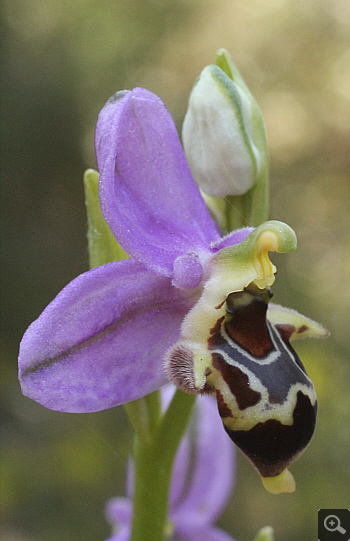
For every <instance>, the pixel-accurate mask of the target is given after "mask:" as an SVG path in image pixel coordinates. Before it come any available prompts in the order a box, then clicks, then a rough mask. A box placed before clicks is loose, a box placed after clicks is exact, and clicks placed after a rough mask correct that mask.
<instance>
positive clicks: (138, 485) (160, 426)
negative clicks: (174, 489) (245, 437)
mask: <svg viewBox="0 0 350 541" xmlns="http://www.w3.org/2000/svg"><path fill="white" fill-rule="evenodd" d="M195 398H196V397H195V396H193V395H187V394H185V393H183V392H182V391H176V393H175V395H174V398H173V400H172V402H171V404H170V406H169V408H168V410H167V411H166V413H165V415H164V416H163V417H162V419H161V421H160V422H158V423H156V422H155V420H154V421H153V424H152V423H150V425H149V426H153V427H154V426H156V425H157V428H156V429H155V430H154V431H153V433H149V437H147V438H143V437H140V435H139V434H138V433H136V434H135V439H134V447H133V458H134V468H135V488H134V498H133V523H132V536H131V541H163V540H164V531H165V526H166V520H167V512H168V494H169V487H170V481H171V471H172V466H173V462H174V458H175V455H176V451H177V449H178V446H179V444H180V441H181V439H182V436H183V434H184V432H185V429H186V426H187V423H188V421H189V418H190V416H191V413H192V408H193V405H194V402H195ZM148 411H149V415H150V416H151V415H152V411H153V406H152V408H150V409H149V410H148Z"/></svg>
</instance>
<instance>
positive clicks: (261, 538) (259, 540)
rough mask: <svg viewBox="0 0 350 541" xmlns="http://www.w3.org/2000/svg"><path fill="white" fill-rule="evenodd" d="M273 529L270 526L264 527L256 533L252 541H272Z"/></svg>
mask: <svg viewBox="0 0 350 541" xmlns="http://www.w3.org/2000/svg"><path fill="white" fill-rule="evenodd" d="M274 540H275V536H274V535H273V528H272V527H271V526H264V527H263V528H261V530H259V531H258V533H257V534H256V536H255V537H254V541H274Z"/></svg>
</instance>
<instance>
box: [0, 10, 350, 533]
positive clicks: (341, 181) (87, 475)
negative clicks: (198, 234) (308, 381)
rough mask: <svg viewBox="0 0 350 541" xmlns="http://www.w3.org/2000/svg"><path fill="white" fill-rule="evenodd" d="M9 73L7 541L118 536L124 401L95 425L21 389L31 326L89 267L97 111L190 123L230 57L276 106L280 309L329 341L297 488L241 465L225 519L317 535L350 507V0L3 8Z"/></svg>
mask: <svg viewBox="0 0 350 541" xmlns="http://www.w3.org/2000/svg"><path fill="white" fill-rule="evenodd" d="M1 21H2V22H1V27H2V36H3V77H2V98H1V99H2V103H1V110H2V134H1V135H2V166H1V171H2V175H3V183H2V196H1V210H2V212H1V236H2V238H1V247H2V263H1V272H2V299H1V310H2V318H1V338H2V354H1V368H2V374H3V375H2V378H1V387H2V389H1V390H2V394H1V396H2V398H1V401H2V408H1V503H2V524H3V526H2V529H1V530H0V537H1V539H2V541H48V540H50V541H62V540H67V539H69V540H73V541H103V540H104V539H105V538H106V537H107V536H108V535H109V532H110V530H109V526H108V525H107V523H106V521H105V518H104V514H103V509H104V502H105V500H106V499H107V498H109V497H111V496H114V495H118V494H119V495H122V494H123V493H124V480H125V479H124V468H125V462H126V459H127V456H128V453H129V450H130V442H131V434H130V430H129V427H128V424H127V422H126V417H125V415H124V412H123V409H122V408H115V409H112V410H109V411H105V412H100V413H96V414H86V415H73V414H72V415H69V414H62V413H57V412H51V411H49V410H45V409H44V408H42V407H41V406H39V405H38V404H36V403H34V402H32V401H30V400H29V399H27V398H24V397H22V395H21V393H20V389H19V385H18V382H17V367H16V357H17V351H18V344H19V341H20V338H21V336H22V334H23V332H24V331H25V329H26V327H27V326H28V325H29V324H30V323H31V321H33V320H34V319H35V318H36V317H37V316H38V315H39V314H40V312H41V311H42V309H43V308H44V307H45V306H46V304H48V302H50V301H51V300H52V298H53V297H54V296H55V295H56V294H57V293H58V292H59V290H60V289H61V288H62V287H63V286H64V285H66V284H67V282H68V281H70V280H71V279H73V278H74V277H75V276H77V275H78V274H79V273H81V272H83V271H85V270H87V268H88V254H87V244H86V217H85V210H84V197H83V184H82V175H83V171H84V169H86V168H87V167H95V166H96V162H95V155H94V128H95V122H96V119H97V115H98V112H99V110H100V108H101V107H102V106H103V104H104V103H105V101H106V100H107V99H108V98H109V96H110V95H112V94H114V93H115V92H116V91H117V90H121V89H124V88H133V87H135V86H142V87H146V88H148V89H149V90H151V91H153V92H155V93H157V94H158V95H160V96H161V97H162V98H163V100H164V101H165V103H166V104H167V106H168V108H169V110H170V111H171V113H172V115H173V116H174V118H175V120H176V122H177V126H178V128H179V129H181V124H182V120H183V117H184V114H185V111H186V106H187V99H188V95H189V92H190V89H191V87H192V85H193V83H194V80H195V78H196V77H197V76H198V75H199V73H200V71H201V69H202V68H203V67H204V66H205V65H207V64H209V63H212V62H213V60H214V54H215V51H216V49H218V48H219V47H225V48H226V49H228V50H229V51H230V53H231V54H232V56H233V58H234V60H235V62H236V64H237V66H238V67H239V69H240V71H241V73H242V75H243V76H244V78H245V80H246V82H247V83H248V85H249V87H250V89H251V91H252V92H253V94H254V95H255V97H256V99H257V101H258V103H259V104H260V106H261V109H262V112H263V117H264V119H265V123H266V129H267V134H268V139H269V148H270V154H271V175H272V187H271V199H272V208H271V218H274V219H279V220H283V221H286V222H287V223H289V224H290V225H291V226H292V227H293V228H294V229H295V231H296V233H297V235H298V240H299V248H298V251H297V252H296V253H295V254H293V255H288V256H283V257H281V256H278V257H275V258H274V262H275V263H277V264H278V270H279V272H278V277H277V282H276V286H275V288H274V291H275V297H274V300H275V302H278V303H280V304H284V305H287V306H290V307H294V308H295V309H297V310H299V311H301V312H302V313H304V314H306V315H308V316H309V317H311V318H313V319H316V320H319V321H321V322H322V323H323V324H324V325H325V326H326V327H327V328H328V329H329V330H330V331H331V337H330V338H329V339H328V340H324V341H317V340H316V341H309V342H306V341H305V342H301V343H300V344H297V349H298V352H299V354H300V356H301V358H302V360H303V361H304V363H305V365H306V367H307V369H308V372H309V374H310V375H311V376H312V378H313V379H314V382H315V385H316V389H317V393H318V396H319V419H318V425H317V431H316V434H315V437H314V439H313V441H312V443H311V445H310V447H309V448H308V450H307V452H306V453H305V454H304V455H303V456H302V457H301V458H300V459H299V460H298V462H297V463H296V464H295V465H294V466H293V467H292V471H293V474H294V476H295V478H296V481H297V491H296V492H295V493H294V494H293V495H281V496H272V495H269V494H268V493H267V492H265V490H264V489H263V487H262V485H261V482H260V480H259V478H258V476H257V474H256V473H255V472H254V471H253V469H252V468H251V467H250V465H249V464H248V463H247V461H246V460H245V459H244V458H243V457H241V456H239V457H238V469H237V486H236V491H235V494H234V496H233V499H232V501H231V503H230V504H229V506H228V508H227V511H226V512H225V514H224V515H223V517H222V519H221V520H220V526H221V527H222V528H224V529H226V531H227V532H229V533H230V534H231V535H233V536H235V538H236V539H237V541H251V540H252V539H253V537H254V535H255V533H256V531H257V530H258V529H259V528H260V527H262V526H264V525H266V524H270V525H272V526H273V527H274V528H275V534H276V541H296V540H298V541H299V540H303V541H314V540H315V539H316V538H317V535H316V534H317V510H318V509H319V508H333V509H334V508H344V507H349V503H350V497H349V496H350V494H349V473H350V470H349V459H348V453H349V451H350V439H349V411H350V405H349V383H350V378H349V363H348V356H349V335H350V331H349V290H350V288H349V278H350V276H349V268H350V265H349V258H350V254H349V209H350V201H349V199H350V197H349V176H348V172H349V155H350V145H349V120H350V108H349V90H350V89H349V86H350V83H349V64H350V44H349V40H348V36H349V27H350V12H349V4H348V1H347V0H293V1H288V0H163V1H162V0H153V1H152V0H148V1H147V0H114V1H112V0H99V1H96V0H45V2H40V1H39V0H5V1H3V5H2V11H1Z"/></svg>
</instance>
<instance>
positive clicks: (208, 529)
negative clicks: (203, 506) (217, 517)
mask: <svg viewBox="0 0 350 541" xmlns="http://www.w3.org/2000/svg"><path fill="white" fill-rule="evenodd" d="M188 519H189V520H188V522H187V523H185V522H183V523H182V524H180V525H176V528H175V533H176V534H177V535H178V536H179V538H180V539H181V540H182V541H235V540H234V538H233V537H231V536H230V535H228V534H227V533H226V532H224V531H223V530H219V529H218V528H215V527H214V526H211V525H210V524H203V522H202V521H201V520H200V519H198V517H197V520H196V518H194V517H190V516H189V517H188Z"/></svg>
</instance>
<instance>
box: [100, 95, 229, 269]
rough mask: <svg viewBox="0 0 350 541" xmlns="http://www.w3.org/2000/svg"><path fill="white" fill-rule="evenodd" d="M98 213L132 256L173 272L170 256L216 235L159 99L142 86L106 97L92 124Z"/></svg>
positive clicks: (197, 248) (199, 248)
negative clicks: (94, 139) (97, 178)
mask: <svg viewBox="0 0 350 541" xmlns="http://www.w3.org/2000/svg"><path fill="white" fill-rule="evenodd" d="M96 153H97V159H98V166H99V170H100V191H99V195H100V201H101V208H102V212H103V215H104V217H105V219H106V221H107V223H108V225H109V226H110V228H111V230H112V233H113V234H114V236H115V238H116V239H117V240H118V242H120V244H121V245H122V247H123V248H124V249H125V250H126V251H127V252H128V253H129V254H130V255H131V256H132V257H133V258H135V259H137V260H138V261H140V262H142V263H143V264H145V265H146V266H147V267H148V268H150V269H152V270H154V271H155V272H157V273H158V274H164V275H165V276H172V271H173V263H174V260H175V259H176V258H177V257H178V256H181V255H184V254H186V253H188V252H195V253H197V254H200V253H201V252H203V253H207V252H208V246H209V244H210V242H211V241H214V242H215V241H217V240H218V239H219V236H218V233H217V231H216V227H215V225H214V223H213V221H212V219H211V218H210V216H209V212H208V210H207V208H206V206H205V203H204V201H203V198H202V196H201V195H200V192H199V189H198V187H197V185H196V184H195V182H194V180H193V178H192V175H191V172H190V169H189V166H188V164H187V162H186V159H185V155H184V153H183V150H182V147H181V144H180V141H179V137H178V134H177V131H176V127H175V124H174V122H173V120H172V118H171V116H170V114H169V113H168V111H167V109H166V107H165V105H164V104H163V102H162V101H161V99H160V98H158V97H157V96H155V95H154V94H152V93H151V92H149V91H147V90H144V89H142V88H135V89H134V90H133V91H131V92H127V93H126V94H125V95H124V97H122V98H121V99H116V100H113V99H111V100H110V101H109V102H107V104H106V105H105V107H104V108H103V109H102V111H101V113H100V115H99V119H98V122H97V129H96Z"/></svg>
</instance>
